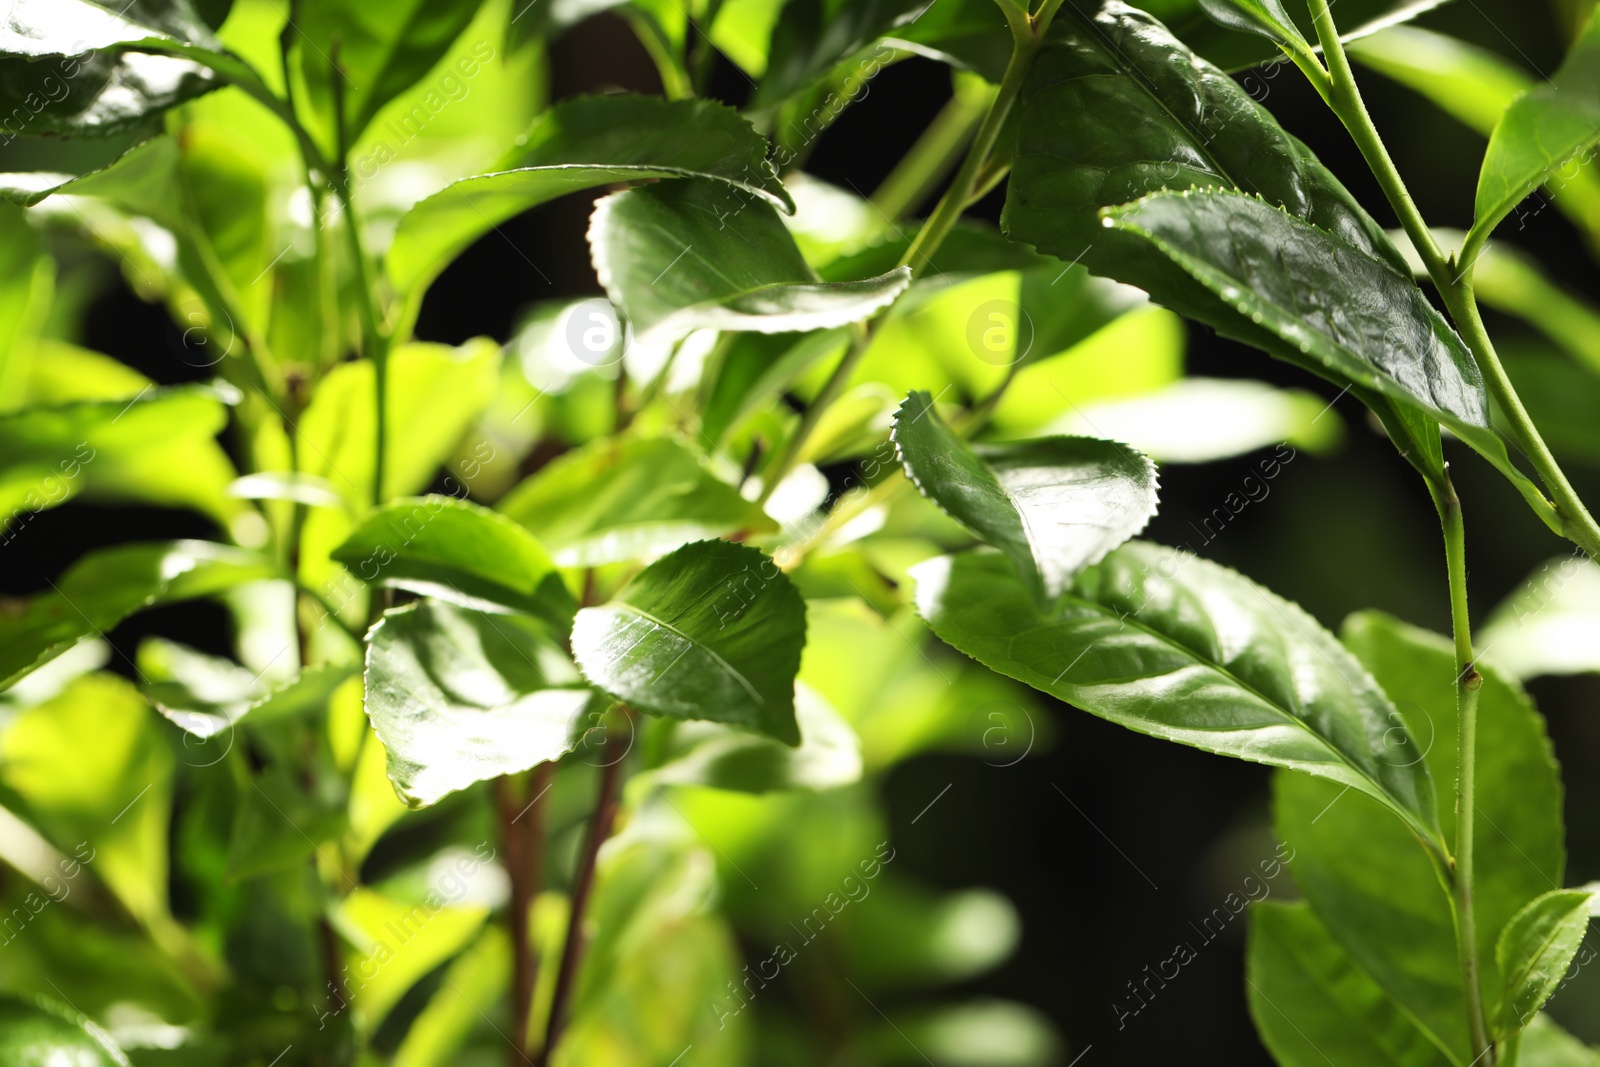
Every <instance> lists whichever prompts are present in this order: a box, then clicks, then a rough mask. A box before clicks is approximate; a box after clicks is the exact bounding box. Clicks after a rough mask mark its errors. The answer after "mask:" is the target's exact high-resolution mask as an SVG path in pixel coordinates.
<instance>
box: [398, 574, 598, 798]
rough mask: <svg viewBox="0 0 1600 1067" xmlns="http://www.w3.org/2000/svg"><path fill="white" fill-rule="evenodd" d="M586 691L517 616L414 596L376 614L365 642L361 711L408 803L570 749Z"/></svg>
mask: <svg viewBox="0 0 1600 1067" xmlns="http://www.w3.org/2000/svg"><path fill="white" fill-rule="evenodd" d="M589 697H590V692H589V690H588V689H586V688H584V687H583V684H582V680H581V679H580V678H579V677H578V674H577V671H576V670H574V669H573V667H572V665H571V663H570V662H568V661H567V659H566V657H565V656H563V655H562V654H561V651H560V650H559V649H558V648H557V647H556V646H555V645H554V644H553V643H552V642H551V640H550V638H549V636H548V635H547V634H546V633H545V632H544V630H543V628H542V627H541V626H540V625H538V624H536V623H534V622H533V621H532V620H531V619H525V618H522V617H520V616H514V615H489V614H484V613H482V612H477V611H469V610H467V609H465V608H459V607H454V606H451V605H449V604H443V603H439V602H437V601H422V602H421V603H418V604H413V605H411V606H409V607H405V608H400V609H398V610H396V611H391V612H389V613H387V614H386V615H384V617H383V619H382V621H381V622H379V623H378V625H377V626H376V627H374V628H373V630H372V633H371V636H370V640H369V644H368V648H367V698H366V708H367V716H368V718H370V719H371V720H372V728H373V730H375V731H376V732H377V735H378V739H379V740H380V741H382V742H383V747H384V748H385V749H386V750H387V751H388V754H389V763H388V767H389V780H390V781H391V782H393V783H394V787H395V791H396V792H397V793H399V794H400V797H401V799H403V800H404V801H406V803H407V804H409V805H411V806H412V807H414V808H415V807H425V806H427V805H429V804H432V803H434V802H436V801H438V800H439V799H440V798H441V797H443V796H445V794H447V793H453V792H455V791H456V790H458V789H465V788H466V787H467V786H469V785H471V784H472V783H474V782H479V781H483V780H485V779H488V778H497V777H499V776H500V775H502V774H510V773H512V772H514V771H522V770H527V769H528V768H529V767H532V766H533V765H534V764H536V763H543V762H545V761H548V760H553V759H556V758H558V757H560V756H562V755H564V754H565V753H567V752H569V751H571V750H572V748H573V746H574V745H576V744H577V742H578V740H579V736H580V734H581V733H582V729H583V725H584V711H585V708H586V707H587V704H588V701H589Z"/></svg>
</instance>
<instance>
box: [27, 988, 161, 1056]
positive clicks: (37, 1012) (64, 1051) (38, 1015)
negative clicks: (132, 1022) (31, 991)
mask: <svg viewBox="0 0 1600 1067" xmlns="http://www.w3.org/2000/svg"><path fill="white" fill-rule="evenodd" d="M0 1061H3V1062H5V1063H14V1064H17V1065H19V1067H31V1065H34V1064H38V1065H40V1067H43V1065H45V1064H62V1065H67V1064H71V1065H72V1067H129V1064H128V1057H127V1056H126V1055H124V1054H123V1052H122V1050H121V1049H119V1048H118V1047H117V1046H116V1043H115V1042H114V1041H112V1040H111V1035H109V1034H107V1033H106V1032H105V1031H104V1030H102V1029H100V1028H99V1027H98V1026H96V1025H95V1024H94V1023H92V1022H90V1021H89V1020H88V1019H87V1018H85V1017H84V1016H82V1015H80V1014H78V1013H77V1012H75V1011H69V1010H68V1009H67V1008H64V1007H57V1006H56V1005H54V1004H51V1003H49V1002H48V1001H45V1000H22V999H20V998H17V997H11V996H6V997H0Z"/></svg>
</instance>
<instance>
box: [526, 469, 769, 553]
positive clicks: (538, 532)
mask: <svg viewBox="0 0 1600 1067" xmlns="http://www.w3.org/2000/svg"><path fill="white" fill-rule="evenodd" d="M500 510H501V511H502V512H504V513H505V514H506V515H507V516H509V517H510V518H511V519H513V520H515V521H516V522H519V523H521V524H522V525H523V526H525V527H527V528H528V529H529V530H531V531H533V534H534V536H536V537H537V538H538V539H539V541H540V542H541V543H542V544H544V545H545V547H546V548H548V549H549V550H550V554H551V555H552V556H553V557H554V559H555V561H556V562H557V563H558V564H560V565H561V566H563V567H573V566H584V567H592V566H596V565H598V564H602V563H614V562H619V561H622V560H632V559H642V558H648V557H650V556H655V555H659V554H661V553H663V552H668V551H671V550H672V549H675V548H678V547H679V546H681V545H683V544H686V543H688V542H690V541H695V540H700V539H702V538H707V537H718V536H721V535H723V534H733V533H739V532H744V533H764V532H768V531H771V530H772V529H774V527H775V524H774V523H773V522H772V520H771V519H769V518H768V517H767V516H766V514H765V513H763V512H762V510H761V509H760V508H759V507H757V506H756V505H755V504H753V503H751V502H750V501H748V500H745V499H744V498H743V497H742V496H740V495H739V492H738V490H736V489H735V488H733V486H731V485H728V484H727V483H726V482H724V481H722V480H721V479H719V478H717V477H716V476H715V475H713V474H712V473H711V472H710V471H709V470H707V469H706V467H705V465H704V464H702V463H701V462H700V460H699V458H698V457H697V456H696V455H695V454H694V453H693V452H691V451H690V450H689V449H688V448H686V447H685V446H684V445H682V444H680V443H678V442H677V441H676V440H674V439H672V438H670V437H651V438H646V437H627V438H605V439H602V440H598V441H593V442H591V443H590V444H589V445H587V446H586V447H584V448H582V449H580V450H578V451H576V452H571V453H568V454H567V455H565V456H562V457H561V458H560V459H557V460H555V461H554V462H553V463H551V464H550V465H549V466H547V467H545V468H544V469H543V470H542V471H540V472H539V473H538V474H536V475H534V476H533V477H532V478H529V479H528V480H527V481H525V482H523V483H522V484H521V485H519V486H518V487H517V488H515V489H513V490H512V491H511V492H510V494H508V495H507V496H506V498H505V499H504V500H503V501H501V502H500Z"/></svg>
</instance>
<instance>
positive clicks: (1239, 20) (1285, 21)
mask: <svg viewBox="0 0 1600 1067" xmlns="http://www.w3.org/2000/svg"><path fill="white" fill-rule="evenodd" d="M1199 3H1200V8H1201V10H1203V11H1204V12H1205V13H1206V14H1207V15H1209V16H1211V19H1212V20H1213V21H1214V22H1216V23H1217V24H1218V25H1220V26H1226V27H1227V28H1228V29H1230V30H1241V31H1243V32H1245V33H1254V34H1259V35H1260V36H1262V37H1265V38H1266V39H1267V40H1269V41H1272V42H1273V43H1274V44H1281V45H1283V46H1285V48H1286V49H1288V48H1294V49H1295V50H1296V51H1299V52H1301V53H1302V54H1304V53H1309V52H1310V50H1311V46H1310V44H1309V43H1307V41H1306V39H1305V36H1304V35H1303V34H1302V33H1301V32H1300V28H1299V27H1298V26H1296V25H1295V24H1294V20H1293V19H1291V18H1290V17H1289V13H1288V12H1287V11H1285V10H1284V9H1283V4H1281V3H1280V2H1279V0H1199ZM1296 46H1298V47H1296Z"/></svg>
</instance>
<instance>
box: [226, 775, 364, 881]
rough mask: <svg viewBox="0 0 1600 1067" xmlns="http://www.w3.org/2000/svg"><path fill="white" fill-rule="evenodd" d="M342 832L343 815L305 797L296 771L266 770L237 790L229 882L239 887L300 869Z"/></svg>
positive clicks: (322, 801)
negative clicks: (297, 865)
mask: <svg viewBox="0 0 1600 1067" xmlns="http://www.w3.org/2000/svg"><path fill="white" fill-rule="evenodd" d="M313 788H314V787H313ZM343 830H344V813H343V812H342V811H340V810H339V809H338V808H336V807H334V806H333V805H331V804H329V803H328V802H327V800H326V799H325V798H322V797H318V796H316V795H315V793H314V792H311V791H308V789H307V786H306V783H304V782H302V781H300V780H299V779H298V777H297V774H296V772H295V771H293V770H291V769H290V768H288V767H284V766H281V765H280V766H274V767H272V768H269V769H268V770H267V771H265V772H263V773H262V774H258V775H255V776H254V777H252V778H250V779H249V785H248V787H247V788H241V789H240V792H239V804H238V807H237V808H236V809H235V810H234V816H233V832H232V833H231V834H230V835H229V838H228V872H227V877H228V880H229V881H234V882H242V881H245V880H246V879H250V878H259V877H261V876H262V875H264V874H271V873H272V872H274V871H281V870H285V869H287V868H290V867H293V866H295V865H296V864H300V863H303V862H304V861H305V859H306V857H308V856H310V855H312V854H313V853H314V852H316V851H317V849H318V848H319V847H320V846H321V845H322V844H323V843H324V842H327V841H330V840H333V839H336V838H337V837H338V836H339V834H340V833H341V832H342V831H343Z"/></svg>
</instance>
